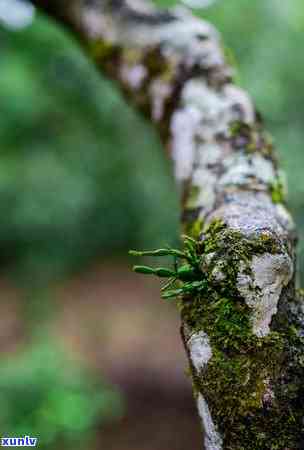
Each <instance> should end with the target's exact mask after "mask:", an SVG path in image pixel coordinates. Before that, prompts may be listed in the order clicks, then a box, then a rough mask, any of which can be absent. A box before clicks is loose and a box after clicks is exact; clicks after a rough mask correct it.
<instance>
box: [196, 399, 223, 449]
mask: <svg viewBox="0 0 304 450" xmlns="http://www.w3.org/2000/svg"><path fill="white" fill-rule="evenodd" d="M197 407H198V412H199V415H200V418H201V420H202V425H203V430H204V448H205V450H222V448H223V440H222V438H221V436H220V434H219V433H218V431H217V429H216V426H215V424H214V423H213V420H212V417H211V414H210V411H209V407H208V404H207V402H206V400H205V399H204V397H203V396H202V394H199V395H198V397H197Z"/></svg>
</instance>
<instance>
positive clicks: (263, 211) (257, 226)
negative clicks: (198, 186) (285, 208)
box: [206, 191, 288, 239]
mask: <svg viewBox="0 0 304 450" xmlns="http://www.w3.org/2000/svg"><path fill="white" fill-rule="evenodd" d="M214 219H221V220H222V221H223V222H224V223H226V224H227V226H228V227H229V228H232V229H234V230H236V231H239V232H241V233H242V234H244V235H245V236H252V235H255V234H256V233H257V230H266V229H267V230H271V232H272V233H273V234H276V235H278V236H281V238H282V239H285V238H286V239H287V238H288V232H287V230H286V229H285V228H284V227H283V225H282V224H281V222H280V220H279V217H278V215H277V209H276V205H274V204H273V203H272V201H271V198H270V196H269V194H268V193H266V192H250V191H238V192H232V193H231V194H229V197H228V198H227V202H226V203H224V204H223V205H222V206H220V207H219V208H218V209H217V210H216V211H214V212H213V213H212V214H210V215H209V216H208V220H207V221H206V224H207V223H210V222H212V220H214Z"/></svg>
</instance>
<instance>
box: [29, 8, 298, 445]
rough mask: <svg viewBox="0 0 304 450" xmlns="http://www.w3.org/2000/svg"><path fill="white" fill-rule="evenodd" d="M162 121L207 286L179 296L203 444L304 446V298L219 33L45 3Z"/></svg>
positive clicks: (279, 186) (156, 13) (259, 139)
mask: <svg viewBox="0 0 304 450" xmlns="http://www.w3.org/2000/svg"><path fill="white" fill-rule="evenodd" d="M33 3H34V4H35V5H36V6H38V7H39V8H41V9H43V10H44V11H45V12H47V13H48V14H49V15H51V16H52V17H54V18H56V19H57V20H58V21H59V22H60V23H64V24H65V25H66V26H67V27H69V28H70V29H71V30H72V31H73V32H74V34H75V35H76V36H77V38H78V39H79V40H80V41H81V42H82V44H83V45H84V46H85V47H86V50H87V52H88V54H89V55H90V57H91V58H92V59H93V60H94V61H95V63H96V64H97V65H98V66H99V67H100V68H101V70H102V71H104V72H105V73H107V74H108V76H109V77H111V78H112V79H114V80H116V81H117V83H118V84H119V86H120V88H121V89H122V90H123V91H124V92H125V94H126V95H127V96H128V98H129V99H130V101H132V102H133V103H134V104H135V105H136V106H137V107H138V108H139V109H140V110H141V111H143V112H144V113H145V114H146V116H147V117H149V118H150V119H151V121H152V122H153V123H154V124H155V126H156V127H157V129H158V130H159V132H160V134H161V137H162V140H163V142H164V145H165V146H166V148H168V150H169V153H170V156H171V158H172V160H173V163H174V173H175V177H176V180H177V183H178V185H179V186H180V189H181V191H182V196H181V197H182V203H183V224H184V228H185V230H186V232H187V233H188V234H191V235H192V236H194V237H195V238H197V239H199V240H200V241H201V245H202V249H203V251H204V255H205V257H204V263H203V268H202V269H203V271H204V273H205V274H206V276H207V278H208V289H207V291H206V292H205V294H202V295H200V296H195V297H192V298H189V296H188V297H187V296H186V297H184V298H183V299H181V301H180V310H181V318H182V336H183V340H184V344H185V348H186V351H187V354H188V357H189V363H190V367H191V373H192V380H193V386H194V392H195V396H196V399H197V403H198V411H199V415H200V417H201V420H202V425H203V429H204V447H205V449H206V450H220V449H229V450H251V449H252V450H254V449H255V450H257V449H258V450H263V449H269V450H270V449H273V450H275V449H278V450H296V449H301V448H302V449H303V448H304V443H303V408H304V406H303V405H304V393H303V387H302V381H301V380H302V378H303V366H304V350H303V332H304V319H303V300H302V298H301V296H299V295H297V294H296V292H295V231H294V225H293V221H292V219H291V217H290V215H289V213H288V212H287V210H286V208H285V204H284V198H283V183H282V177H281V174H280V171H279V169H278V164H277V161H276V157H275V153H274V150H273V146H272V143H271V139H270V138H269V136H268V134H267V133H266V132H265V131H264V128H263V125H262V122H261V119H260V116H259V115H258V114H257V113H256V111H255V109H254V107H253V105H252V101H251V99H250V98H249V96H248V95H247V94H246V93H245V92H244V91H243V90H242V89H240V88H239V87H237V86H236V85H234V84H233V82H232V75H233V72H232V70H231V68H229V67H228V66H227V65H226V63H225V58H224V55H223V51H222V46H221V42H220V38H219V35H218V33H217V31H216V30H215V29H214V28H213V27H212V26H211V25H210V24H208V23H207V22H205V21H203V20H199V19H197V18H195V17H194V16H192V15H191V14H190V13H189V12H188V11H187V10H185V9H183V8H175V9H172V10H170V11H167V10H162V11H160V10H158V9H156V8H155V7H154V6H152V5H151V4H150V3H147V2H145V1H144V0H112V1H110V0H86V1H85V0H71V1H65V2H62V0H34V1H33Z"/></svg>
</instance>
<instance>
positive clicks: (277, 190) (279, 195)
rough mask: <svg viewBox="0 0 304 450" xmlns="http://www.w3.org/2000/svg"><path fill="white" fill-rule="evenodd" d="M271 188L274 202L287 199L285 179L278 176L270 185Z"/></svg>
mask: <svg viewBox="0 0 304 450" xmlns="http://www.w3.org/2000/svg"><path fill="white" fill-rule="evenodd" d="M269 190H270V193H271V198H272V201H273V203H284V202H285V201H286V187H285V183H284V180H283V179H282V178H281V177H278V178H277V179H276V180H275V181H274V182H273V183H272V184H271V185H270V186H269Z"/></svg>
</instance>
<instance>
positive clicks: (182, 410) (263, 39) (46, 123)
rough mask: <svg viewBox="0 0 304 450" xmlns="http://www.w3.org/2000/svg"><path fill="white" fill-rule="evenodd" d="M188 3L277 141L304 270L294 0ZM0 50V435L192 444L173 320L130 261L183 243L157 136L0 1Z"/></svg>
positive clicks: (299, 63) (303, 96)
mask: <svg viewBox="0 0 304 450" xmlns="http://www.w3.org/2000/svg"><path fill="white" fill-rule="evenodd" d="M185 2H186V0H185ZM157 3H158V4H159V5H160V6H168V5H170V6H171V5H174V4H176V2H174V1H170V2H166V1H163V0H157ZM187 4H188V5H190V6H195V7H198V6H201V8H200V9H195V13H196V14H198V15H200V16H202V17H204V18H207V19H208V20H210V21H211V22H212V23H214V24H215V25H216V27H217V28H218V29H219V30H220V31H221V32H222V34H223V40H224V43H225V46H226V48H227V55H228V56H227V57H228V58H230V59H231V61H232V62H233V64H235V65H236V70H237V72H238V75H237V79H238V82H239V83H240V84H241V85H242V86H243V87H245V88H246V89H247V90H248V91H249V92H250V93H251V94H252V96H253V97H254V99H255V101H256V104H257V106H258V109H259V110H261V111H262V113H263V115H264V118H265V120H266V123H267V126H268V128H269V130H270V131H271V132H272V134H273V136H274V138H275V142H276V145H277V148H278V152H279V155H280V159H281V164H282V166H283V168H284V169H285V170H286V172H287V175H288V181H289V205H290V208H291V210H292V212H293V214H294V216H295V219H296V221H297V224H298V227H299V235H300V245H299V263H300V267H301V266H302V267H304V214H303V203H304V178H303V173H302V172H303V168H304V152H303V142H304V127H303V122H304V79H303V73H304V59H303V55H302V48H303V46H304V4H303V1H302V0H293V1H292V2H282V1H281V0H267V1H265V0H229V1H228V0H217V1H212V0H209V1H206V0H187ZM0 51H1V58H0V116H1V121H0V151H1V153H0V208H1V221H0V263H1V266H0V269H1V278H0V288H1V303H0V351H1V359H0V366H1V367H0V401H1V411H0V433H1V435H2V436H4V435H7V436H14V435H24V434H26V435H32V436H37V437H38V439H39V440H40V444H39V446H40V448H44V449H56V450H57V449H58V450H59V449H68V448H73V449H77V448H79V449H83V450H84V449H95V448H96V449H97V448H99V449H101V448H102V449H106V450H137V449H138V450H139V449H140V450H165V449H170V450H184V449H185V448H188V440H189V438H188V436H189V435H191V436H192V439H193V448H200V431H199V424H198V422H197V420H196V416H195V410H194V406H193V404H192V399H191V388H190V382H189V381H188V380H187V377H186V374H185V367H186V361H185V358H184V355H183V348H182V345H181V343H180V339H179V330H178V328H179V323H178V316H177V312H176V311H175V308H174V305H170V304H167V303H165V302H164V303H161V302H160V300H159V293H158V284H157V282H153V280H152V281H151V282H150V281H149V280H148V281H147V280H145V279H144V280H142V279H141V277H139V276H134V275H133V274H132V273H131V271H130V267H131V264H132V263H133V261H131V260H130V259H128V258H127V250H128V249H129V248H142V247H147V248H150V247H154V246H162V245H165V244H170V245H172V244H174V245H178V235H179V226H178V218H179V206H178V198H177V194H176V193H175V189H174V183H173V179H172V176H171V172H170V164H169V162H168V161H166V159H165V158H164V155H163V151H162V149H161V146H160V142H159V139H158V137H157V136H156V134H155V133H154V131H153V130H152V129H151V128H150V127H149V126H148V124H147V123H145V121H144V120H143V119H142V118H141V117H139V116H138V115H136V114H135V113H134V112H133V111H132V109H131V108H130V107H129V106H128V105H126V103H125V102H124V100H123V99H122V97H121V96H120V95H119V93H118V92H117V90H116V89H115V86H113V84H111V83H110V82H109V81H108V80H106V79H104V78H102V77H101V76H100V74H99V73H97V71H96V69H95V67H94V66H93V65H92V64H91V63H90V61H88V60H87V58H86V56H85V55H84V54H83V53H82V51H81V49H80V48H79V46H78V45H77V43H76V42H75V41H74V40H73V39H72V37H71V36H69V35H68V34H67V33H65V32H64V31H63V30H62V29H60V28H59V27H57V26H56V25H55V24H54V23H51V22H50V21H49V20H48V19H47V18H45V17H43V16H42V15H40V14H34V12H33V10H31V9H29V8H28V7H27V8H26V7H25V4H24V3H22V4H21V3H19V2H17V0H0ZM235 61H237V63H235ZM302 70H303V72H302ZM301 280H302V284H303V282H304V272H303V270H302V271H301ZM159 349H161V350H159Z"/></svg>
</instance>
